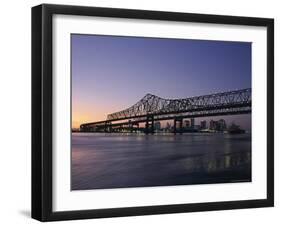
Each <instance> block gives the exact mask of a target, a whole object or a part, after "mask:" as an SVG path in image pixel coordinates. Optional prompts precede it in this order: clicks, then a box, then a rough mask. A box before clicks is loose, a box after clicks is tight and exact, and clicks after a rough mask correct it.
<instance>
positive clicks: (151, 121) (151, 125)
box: [144, 115, 154, 134]
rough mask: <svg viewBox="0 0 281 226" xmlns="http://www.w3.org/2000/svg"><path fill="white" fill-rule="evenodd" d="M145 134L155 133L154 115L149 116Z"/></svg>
mask: <svg viewBox="0 0 281 226" xmlns="http://www.w3.org/2000/svg"><path fill="white" fill-rule="evenodd" d="M144 133H145V134H149V133H151V134H153V133H154V116H153V115H147V117H146V122H145V130H144Z"/></svg>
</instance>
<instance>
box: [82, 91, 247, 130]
mask: <svg viewBox="0 0 281 226" xmlns="http://www.w3.org/2000/svg"><path fill="white" fill-rule="evenodd" d="M251 102H252V98H251V89H250V88H248V89H241V90H234V91H228V92H221V93H214V94H209V95H202V96H195V97H188V98H181V99H164V98H161V97H158V96H156V95H153V94H146V95H145V96H144V97H143V98H142V99H141V100H140V101H138V102H137V103H136V104H134V105H133V106H131V107H129V108H127V109H125V110H122V111H119V112H115V113H112V114H109V115H107V119H106V120H104V121H98V122H89V123H84V124H81V125H80V131H81V132H122V131H127V132H134V131H143V132H144V133H145V134H149V133H151V134H153V133H154V131H155V128H154V123H155V122H156V121H163V120H173V121H174V125H173V132H174V133H182V131H183V120H184V119H188V118H197V117H208V116H220V115H237V114H249V113H251ZM140 123H145V127H144V128H140V127H139V124H140Z"/></svg>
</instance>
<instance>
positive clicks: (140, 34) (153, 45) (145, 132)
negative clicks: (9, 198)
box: [32, 4, 274, 221]
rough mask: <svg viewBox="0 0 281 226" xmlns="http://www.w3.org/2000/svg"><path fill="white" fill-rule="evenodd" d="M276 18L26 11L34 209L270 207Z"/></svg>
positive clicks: (114, 212) (78, 214)
mask: <svg viewBox="0 0 281 226" xmlns="http://www.w3.org/2000/svg"><path fill="white" fill-rule="evenodd" d="M273 37H274V21H273V19H268V18H251V17H237V16H218V15H203V14H189V13H176V12H160V11H144V10H131V9H130V10H129V9H113V8H96V7H81V6H63V5H46V4H43V5H39V6H35V7H33V8H32V217H33V218H35V219H38V220H40V221H54V220H70V219H85V218H101V217H119V216H134V215H147V214H164V213H178V212H191V211H208V210H224V209H238V208H254V207H268V206H273V203H274V198H273V197H274V195H273V194H274V192H273V191H274V184H273V178H274V174H273V173H274V172H273V169H274V165H273V164H274V161H273V148H274V136H273V131H274V128H273V126H274V115H273V114H274V111H273V103H274V97H273V93H274V91H273V88H274V85H273V73H274V40H273Z"/></svg>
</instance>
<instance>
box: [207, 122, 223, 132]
mask: <svg viewBox="0 0 281 226" xmlns="http://www.w3.org/2000/svg"><path fill="white" fill-rule="evenodd" d="M226 128H227V126H226V122H225V120H224V119H220V120H218V121H215V120H211V121H210V126H209V129H210V130H215V131H221V132H222V131H225V130H226Z"/></svg>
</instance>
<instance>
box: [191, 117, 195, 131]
mask: <svg viewBox="0 0 281 226" xmlns="http://www.w3.org/2000/svg"><path fill="white" fill-rule="evenodd" d="M194 125H195V120H194V118H191V119H190V127H191V128H192V129H194Z"/></svg>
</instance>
